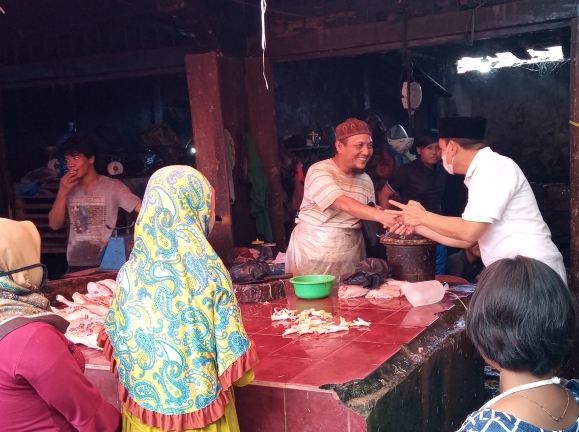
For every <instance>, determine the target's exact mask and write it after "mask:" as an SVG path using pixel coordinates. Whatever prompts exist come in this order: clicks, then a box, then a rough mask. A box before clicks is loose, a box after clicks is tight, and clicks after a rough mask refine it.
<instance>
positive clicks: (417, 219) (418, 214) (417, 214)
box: [382, 200, 427, 235]
mask: <svg viewBox="0 0 579 432" xmlns="http://www.w3.org/2000/svg"><path fill="white" fill-rule="evenodd" d="M389 202H390V204H392V205H393V206H395V207H398V208H399V209H401V210H389V209H388V210H383V211H384V213H386V215H385V217H384V221H382V222H383V225H384V228H386V229H388V231H389V232H391V233H393V234H397V235H410V234H414V233H415V232H416V227H417V226H418V225H421V224H422V218H423V217H424V216H425V215H426V213H427V211H426V210H425V208H424V207H422V204H420V203H419V202H417V201H412V200H411V201H409V202H408V204H401V203H399V202H397V201H392V200H390V201H389Z"/></svg>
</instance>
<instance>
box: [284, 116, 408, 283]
mask: <svg viewBox="0 0 579 432" xmlns="http://www.w3.org/2000/svg"><path fill="white" fill-rule="evenodd" d="M335 145H336V155H335V156H334V157H333V158H331V159H327V160H323V161H321V162H318V163H316V164H314V165H312V166H311V167H310V169H309V170H308V173H307V175H306V180H305V185H304V199H303V201H302V204H301V206H300V212H299V214H298V217H297V219H296V223H297V226H296V228H295V229H294V231H293V232H292V236H291V239H290V243H289V246H288V250H287V257H286V271H288V272H291V273H293V274H294V275H304V274H331V275H334V276H336V278H339V276H340V275H342V274H344V273H348V272H350V271H352V270H353V269H354V267H355V266H356V265H357V264H358V263H359V262H360V261H361V260H363V259H364V242H363V238H362V231H361V225H362V224H361V222H360V219H366V220H371V221H376V222H379V223H381V224H382V225H384V226H386V227H391V226H393V225H396V224H397V218H396V217H392V215H389V214H388V213H386V212H384V211H382V210H381V209H377V208H374V207H371V206H369V205H368V204H369V203H371V202H374V201H375V192H374V185H373V184H372V181H371V180H370V177H369V176H368V175H367V174H366V173H364V171H363V170H364V168H365V167H366V163H367V162H368V160H369V159H370V157H371V156H372V153H373V149H372V136H371V132H370V128H369V127H368V125H367V124H366V123H365V122H364V121H362V120H358V119H348V120H346V121H345V122H344V123H341V124H340V125H338V127H337V128H336V144H335Z"/></svg>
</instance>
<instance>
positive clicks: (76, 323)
mask: <svg viewBox="0 0 579 432" xmlns="http://www.w3.org/2000/svg"><path fill="white" fill-rule="evenodd" d="M115 290H116V282H115V281H113V280H112V279H106V280H104V281H99V282H89V283H88V285H87V291H88V293H87V294H84V295H83V294H80V293H77V292H76V293H74V294H73V295H72V301H70V300H68V299H66V298H65V297H63V296H62V295H60V294H59V295H57V296H56V300H57V301H59V302H61V303H63V304H65V305H66V306H67V307H66V308H63V309H58V308H52V310H53V312H54V313H56V314H58V315H60V316H61V317H63V318H64V319H66V320H67V321H68V322H70V326H69V327H68V329H67V331H66V334H65V336H66V337H67V338H68V339H70V340H71V341H73V342H74V343H80V344H83V345H86V346H89V347H91V348H97V344H96V340H97V336H98V333H99V332H100V330H101V328H102V326H103V325H104V322H105V317H106V316H107V314H108V312H109V308H110V305H111V301H112V298H113V293H114V291H115Z"/></svg>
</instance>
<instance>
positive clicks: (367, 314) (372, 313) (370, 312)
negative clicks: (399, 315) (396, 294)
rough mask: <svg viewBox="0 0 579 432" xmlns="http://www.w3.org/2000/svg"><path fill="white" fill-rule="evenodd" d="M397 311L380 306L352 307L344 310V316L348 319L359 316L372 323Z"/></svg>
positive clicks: (352, 319) (376, 322)
mask: <svg viewBox="0 0 579 432" xmlns="http://www.w3.org/2000/svg"><path fill="white" fill-rule="evenodd" d="M394 313H396V311H393V310H390V309H379V308H373V309H370V308H361V307H360V308H356V309H350V310H348V311H347V312H344V313H343V314H342V316H343V317H344V319H345V320H346V321H354V320H355V319H357V318H362V319H363V320H364V321H368V322H370V323H372V324H378V323H379V322H381V321H382V320H384V319H385V318H387V317H389V316H390V315H392V314H394Z"/></svg>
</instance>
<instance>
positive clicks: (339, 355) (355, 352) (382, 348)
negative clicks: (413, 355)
mask: <svg viewBox="0 0 579 432" xmlns="http://www.w3.org/2000/svg"><path fill="white" fill-rule="evenodd" d="M399 350H400V346H398V345H396V344H381V343H373V342H359V341H358V339H356V340H355V341H352V342H350V343H349V344H347V345H344V346H343V347H342V348H340V349H338V350H336V351H334V352H333V353H331V354H330V355H329V356H328V357H327V358H326V360H328V361H336V362H351V363H361V364H371V365H380V364H382V363H384V362H385V361H386V360H388V359H389V358H390V357H392V356H393V355H394V354H396V353H397V352H398V351H399Z"/></svg>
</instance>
